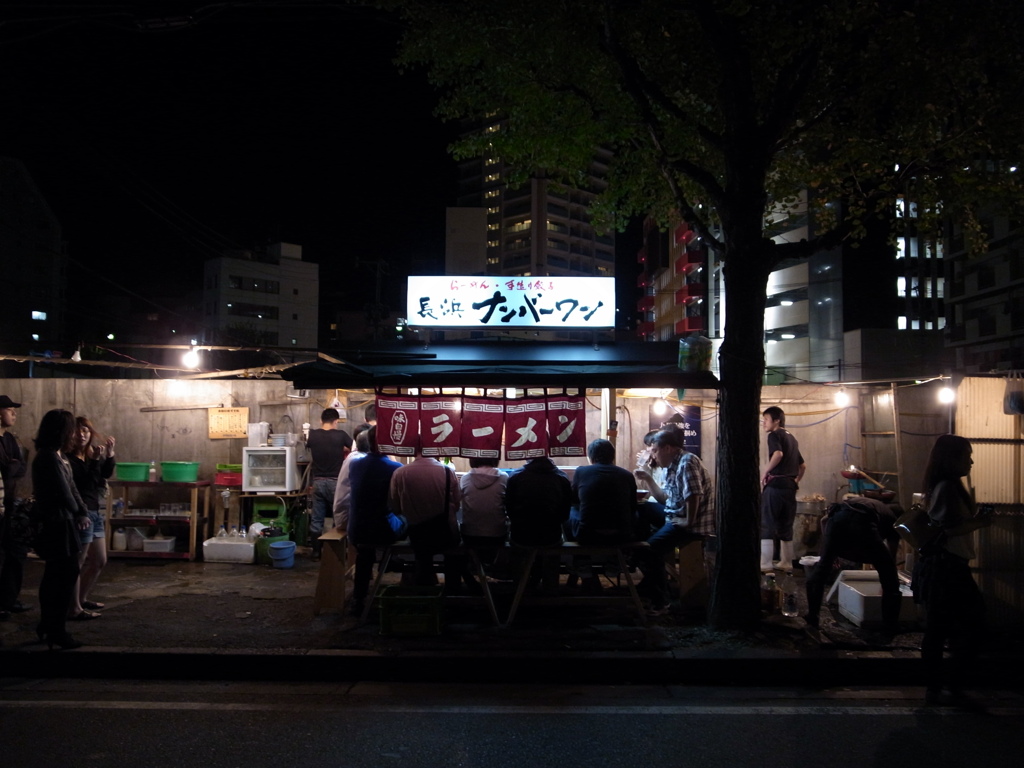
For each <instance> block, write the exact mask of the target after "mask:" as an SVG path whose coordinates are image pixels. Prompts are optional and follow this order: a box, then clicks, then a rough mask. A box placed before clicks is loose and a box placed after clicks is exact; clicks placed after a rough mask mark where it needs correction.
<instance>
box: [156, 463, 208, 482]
mask: <svg viewBox="0 0 1024 768" xmlns="http://www.w3.org/2000/svg"><path fill="white" fill-rule="evenodd" d="M160 474H161V477H163V481H164V482H165V483H194V482H195V481H196V480H198V479H199V462H198V461H161V462H160Z"/></svg>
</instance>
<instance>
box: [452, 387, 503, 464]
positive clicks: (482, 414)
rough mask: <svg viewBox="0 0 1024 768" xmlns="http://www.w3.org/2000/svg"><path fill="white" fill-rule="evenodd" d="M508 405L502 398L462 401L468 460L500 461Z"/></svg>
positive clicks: (465, 449) (463, 438)
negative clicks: (506, 405) (506, 406)
mask: <svg viewBox="0 0 1024 768" xmlns="http://www.w3.org/2000/svg"><path fill="white" fill-rule="evenodd" d="M504 425H505V401H504V399H503V398H500V397H472V396H467V397H464V398H463V399H462V439H461V445H462V450H461V453H460V454H459V455H460V456H464V457H465V458H468V459H500V458H501V434H502V429H503V427H504Z"/></svg>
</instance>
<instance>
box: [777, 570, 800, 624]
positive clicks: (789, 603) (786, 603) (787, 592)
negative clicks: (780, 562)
mask: <svg viewBox="0 0 1024 768" xmlns="http://www.w3.org/2000/svg"><path fill="white" fill-rule="evenodd" d="M779 588H780V589H781V590H782V615H783V616H790V617H793V616H796V615H797V614H798V613H799V610H798V609H797V603H796V581H795V580H794V579H793V577H792V576H790V575H789V574H788V573H787V574H786V575H785V576H783V577H782V582H781V583H780V584H779Z"/></svg>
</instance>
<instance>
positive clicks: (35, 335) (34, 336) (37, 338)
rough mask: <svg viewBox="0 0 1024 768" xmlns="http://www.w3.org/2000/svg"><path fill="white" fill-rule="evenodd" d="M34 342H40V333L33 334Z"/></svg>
mask: <svg viewBox="0 0 1024 768" xmlns="http://www.w3.org/2000/svg"><path fill="white" fill-rule="evenodd" d="M32 341H39V334H38V333H33V334H32Z"/></svg>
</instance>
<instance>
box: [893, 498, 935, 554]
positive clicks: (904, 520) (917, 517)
mask: <svg viewBox="0 0 1024 768" xmlns="http://www.w3.org/2000/svg"><path fill="white" fill-rule="evenodd" d="M930 522H931V521H930V518H929V517H928V510H927V509H925V508H924V507H922V506H921V505H920V504H912V505H911V506H910V509H908V510H907V511H906V512H904V513H903V514H902V515H900V516H899V517H898V518H896V525H895V528H896V533H898V534H899V536H900V538H901V539H903V540H904V541H905V542H907V543H908V544H909V545H910V546H912V547H914V549H919V548H920V547H921V546H922V545H923V544H924V543H925V542H926V541H927V540H928V539H929V538H931V536H932V534H933V533H934V529H933V528H932V527H931V525H930Z"/></svg>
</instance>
